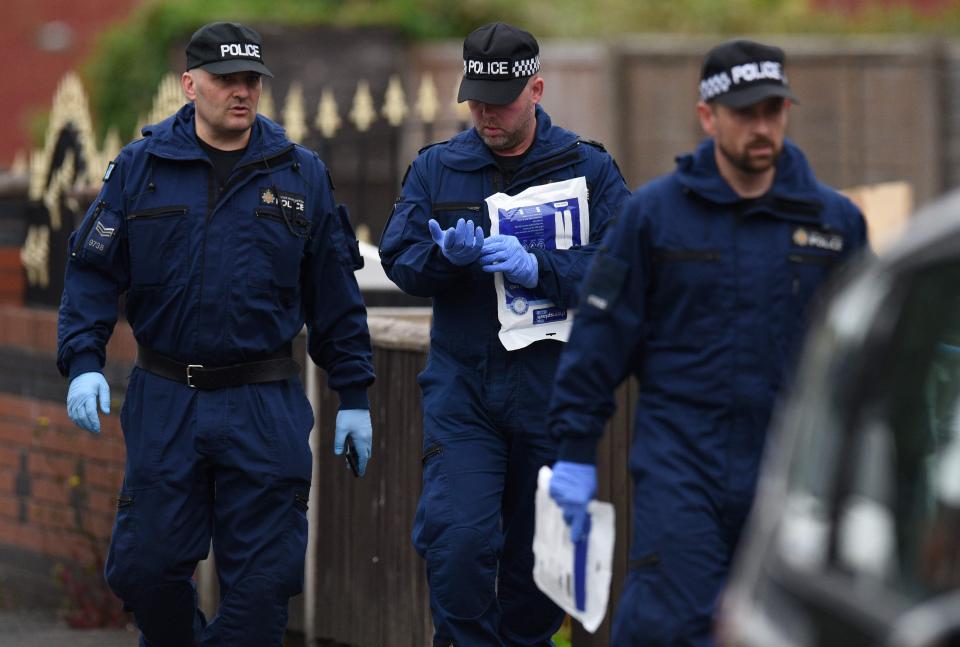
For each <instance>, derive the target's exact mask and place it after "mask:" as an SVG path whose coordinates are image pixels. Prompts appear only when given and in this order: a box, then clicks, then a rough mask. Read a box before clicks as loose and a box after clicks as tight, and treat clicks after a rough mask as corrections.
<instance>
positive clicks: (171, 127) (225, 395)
mask: <svg viewBox="0 0 960 647" xmlns="http://www.w3.org/2000/svg"><path fill="white" fill-rule="evenodd" d="M186 53H187V71H186V72H185V73H184V74H183V76H182V77H181V85H182V87H183V91H184V93H185V94H186V97H187V99H189V101H190V102H189V103H187V104H186V105H185V106H184V107H182V108H181V109H180V110H179V111H178V112H177V113H176V114H175V115H173V116H172V117H170V118H168V119H166V120H164V121H162V122H161V123H159V124H156V125H153V126H147V127H146V128H144V129H143V134H144V138H143V139H140V140H138V141H135V142H133V143H132V144H130V145H128V146H126V147H125V148H124V149H123V150H122V151H121V153H120V155H119V156H118V157H117V159H116V160H115V161H114V162H112V163H111V164H110V165H109V166H108V168H107V171H106V174H105V175H104V178H103V188H102V190H101V191H100V195H99V197H98V198H97V200H96V202H94V204H93V205H92V206H91V208H90V210H89V211H88V212H87V214H86V216H85V217H84V219H83V222H82V224H81V225H80V228H79V229H78V230H77V231H76V232H74V233H73V235H72V236H71V238H70V257H69V260H68V263H67V270H66V282H65V287H64V292H63V298H62V301H61V305H60V321H59V352H58V360H57V361H58V366H59V368H60V371H61V372H62V373H63V374H64V375H67V376H69V378H70V387H69V393H68V397H67V408H68V411H69V414H70V417H71V418H72V419H73V421H74V422H75V423H76V424H77V425H79V426H80V427H82V428H84V429H87V430H88V431H91V432H94V433H96V432H99V430H100V422H99V419H98V414H97V403H98V402H99V405H100V409H101V411H102V412H103V413H109V403H110V391H109V387H108V385H107V382H106V380H105V379H104V377H103V374H102V372H101V371H102V369H103V366H104V362H105V346H106V343H107V339H108V338H109V337H110V334H111V332H112V331H113V327H114V324H115V322H116V320H117V315H118V312H117V310H118V306H117V303H118V296H119V295H120V294H124V295H125V297H126V318H127V320H128V321H129V322H130V325H131V327H132V329H133V334H134V336H135V337H136V340H137V343H138V356H137V362H136V367H135V368H134V369H133V372H132V373H131V375H130V380H129V386H128V388H127V394H126V398H125V399H124V403H123V410H122V411H121V412H120V422H121V425H122V427H123V433H124V439H125V441H126V450H127V461H126V470H125V474H124V481H123V488H122V491H121V493H120V497H119V505H118V510H117V517H116V523H115V526H114V530H113V537H112V541H111V544H110V550H109V554H108V556H107V564H106V578H107V581H108V583H109V584H110V587H111V588H112V589H113V591H114V592H115V593H116V594H117V595H118V596H119V597H120V598H121V599H122V600H123V602H124V605H125V607H126V608H127V609H129V610H132V611H133V614H134V617H135V619H136V622H137V625H138V626H139V628H140V631H141V633H142V636H141V639H140V644H141V645H149V646H150V647H185V646H187V645H224V646H230V647H237V646H241V645H249V646H250V647H264V646H267V645H275V646H279V645H280V644H281V642H282V639H283V634H284V629H285V627H286V622H287V604H288V599H289V598H290V597H291V596H293V595H296V594H297V593H299V592H300V590H301V588H302V579H303V562H304V554H305V548H306V540H307V520H306V516H305V512H306V509H307V495H308V493H309V488H310V476H311V453H310V447H309V445H308V436H309V434H310V430H311V428H312V426H313V412H312V410H311V407H310V404H309V402H308V401H307V398H306V396H305V393H304V388H303V385H302V384H301V382H300V379H299V367H298V365H297V363H296V362H295V361H294V360H293V359H292V357H291V342H292V340H293V339H294V337H296V336H297V334H298V333H299V332H300V330H301V329H302V328H303V326H304V324H305V323H306V325H307V331H308V341H307V344H308V349H309V354H310V356H311V357H312V359H313V360H314V361H315V362H316V363H317V364H318V365H319V366H321V367H322V368H324V369H325V370H326V372H327V375H328V381H329V385H330V387H331V388H333V389H334V390H336V391H337V392H338V393H339V395H340V411H339V412H338V414H337V422H336V441H335V443H336V447H335V449H336V451H337V453H340V452H342V451H343V446H344V443H345V442H349V441H352V443H353V444H354V445H355V446H356V449H357V452H358V454H359V457H360V463H361V465H360V469H361V471H362V470H363V469H364V467H365V464H366V461H367V459H368V458H369V456H370V446H371V436H372V431H371V424H370V414H369V404H368V400H367V394H366V389H367V387H368V386H369V385H370V384H371V383H372V381H373V379H374V376H373V368H372V363H371V356H372V354H371V349H370V339H369V333H368V331H367V322H366V310H365V308H364V305H363V301H362V299H361V296H360V292H359V289H358V287H357V283H356V280H355V278H354V275H353V272H354V269H355V268H356V267H358V266H359V265H360V264H361V263H360V257H359V250H358V249H357V243H356V241H355V240H354V237H353V233H352V230H351V229H350V225H349V222H348V220H347V214H346V211H345V210H344V209H343V207H341V206H338V205H337V204H336V202H335V201H334V196H333V190H332V185H331V182H330V179H329V176H328V174H327V170H326V168H325V167H324V165H323V163H322V162H321V161H320V159H319V158H318V157H317V156H316V154H314V153H313V152H311V151H309V150H306V149H304V148H303V147H301V146H298V145H296V144H294V143H292V142H291V141H289V140H288V139H286V137H285V136H284V133H283V130H282V129H281V128H280V127H279V126H277V125H276V124H274V123H273V122H271V121H269V120H267V119H265V118H263V117H262V116H258V115H257V103H258V101H259V99H260V93H261V88H262V86H261V76H262V75H267V76H272V75H271V74H270V71H269V70H268V69H267V68H266V67H265V66H264V64H263V51H262V46H261V42H260V37H259V35H258V34H257V33H256V32H255V31H253V30H252V29H249V28H247V27H245V26H242V25H239V24H235V23H213V24H209V25H206V26H204V27H202V28H201V29H199V30H198V31H197V32H196V33H195V34H194V35H193V37H192V38H191V40H190V42H189V44H188V45H187V52H186ZM348 437H349V441H348V440H347V438H348ZM211 538H212V540H213V546H214V553H215V555H216V565H217V570H218V575H219V581H220V593H221V605H220V609H219V613H218V615H217V616H216V617H215V618H213V619H212V620H211V621H210V622H209V623H208V622H207V620H206V618H205V617H204V615H203V614H202V613H201V612H200V611H199V610H198V609H197V600H196V594H195V590H194V586H193V584H192V583H191V576H192V575H193V572H194V568H195V567H196V565H197V562H198V561H199V560H201V559H204V558H205V557H206V556H207V552H208V549H209V546H210V541H211Z"/></svg>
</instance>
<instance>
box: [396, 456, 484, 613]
mask: <svg viewBox="0 0 960 647" xmlns="http://www.w3.org/2000/svg"><path fill="white" fill-rule="evenodd" d="M423 462H424V471H423V491H422V493H421V494H420V501H419V503H418V504H417V514H416V518H415V520H414V526H413V543H414V546H415V547H416V549H417V552H418V553H419V554H420V556H421V557H424V558H425V559H426V561H427V581H428V583H429V585H430V592H431V596H432V597H433V599H434V601H435V602H436V604H437V606H438V607H439V609H438V610H439V611H440V612H441V613H443V614H444V615H445V616H448V617H450V618H457V619H464V620H469V619H473V618H477V617H479V616H480V615H482V614H483V612H484V611H486V609H487V608H488V607H489V606H490V604H491V603H492V602H493V598H494V595H495V594H496V575H497V557H496V554H495V553H494V551H493V547H492V546H491V545H490V542H489V540H488V539H487V537H486V536H485V535H484V534H483V533H481V532H480V531H479V530H477V529H476V528H472V527H469V526H457V525H455V518H454V515H453V509H452V505H451V502H450V485H449V480H448V479H447V474H446V470H445V465H444V456H443V446H442V445H433V446H430V447H428V448H427V450H426V451H425V452H424V455H423Z"/></svg>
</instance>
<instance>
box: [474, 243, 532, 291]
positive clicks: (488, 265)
mask: <svg viewBox="0 0 960 647" xmlns="http://www.w3.org/2000/svg"><path fill="white" fill-rule="evenodd" d="M480 261H481V262H482V263H483V271H484V272H503V275H504V276H505V277H506V278H507V280H508V281H512V282H513V283H519V284H520V285H522V286H523V287H525V288H535V287H537V279H538V278H539V276H538V272H539V268H540V264H539V263H538V262H537V257H536V256H534V255H533V254H531V253H530V252H528V251H527V250H525V249H524V248H523V245H521V244H520V241H519V240H518V239H517V237H516V236H506V235H500V234H498V235H496V236H490V237H489V238H487V239H486V240H484V241H483V253H482V254H481V256H480Z"/></svg>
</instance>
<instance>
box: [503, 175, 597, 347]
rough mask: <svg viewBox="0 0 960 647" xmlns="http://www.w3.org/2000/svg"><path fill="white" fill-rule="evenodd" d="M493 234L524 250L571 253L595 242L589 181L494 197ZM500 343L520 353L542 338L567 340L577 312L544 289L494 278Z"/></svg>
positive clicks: (581, 180)
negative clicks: (514, 240) (513, 239)
mask: <svg viewBox="0 0 960 647" xmlns="http://www.w3.org/2000/svg"><path fill="white" fill-rule="evenodd" d="M487 206H488V207H489V212H490V233H491V234H493V235H496V234H504V235H511V236H516V237H517V239H518V240H519V241H520V244H521V245H523V247H524V249H526V250H528V251H529V250H532V249H548V250H552V249H570V248H571V247H574V246H577V245H585V244H587V243H588V242H589V240H590V210H589V208H588V206H587V179H586V178H585V177H582V176H581V177H576V178H573V179H572V180H564V181H563V182H553V183H550V184H542V185H539V186H532V187H530V188H529V189H526V190H524V191H523V192H521V193H518V194H517V195H514V196H510V195H507V194H506V193H495V194H493V195H492V196H490V197H489V198H487ZM493 280H494V285H496V288H497V314H498V316H499V318H500V342H501V343H502V344H503V347H504V348H506V349H507V350H517V349H519V348H524V347H525V346H529V345H530V344H532V343H533V342H535V341H540V340H541V339H556V340H558V341H567V339H569V338H570V329H571V327H572V326H573V314H574V313H573V310H568V309H566V308H561V307H559V306H557V305H556V304H554V303H553V302H552V301H550V300H549V299H548V298H546V297H545V296H544V295H543V293H542V292H541V291H540V289H539V288H532V289H531V288H526V287H524V286H522V285H520V284H518V283H513V282H512V281H508V280H506V279H505V278H504V276H503V273H502V272H497V273H496V274H494V279H493Z"/></svg>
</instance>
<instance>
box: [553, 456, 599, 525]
mask: <svg viewBox="0 0 960 647" xmlns="http://www.w3.org/2000/svg"><path fill="white" fill-rule="evenodd" d="M596 493H597V468H596V466H595V465H588V464H586V463H573V462H570V461H557V462H556V464H555V465H554V466H553V476H552V477H551V478H550V497H551V498H552V499H553V500H554V501H556V502H557V505H559V506H560V507H561V508H562V509H563V520H564V521H566V522H567V525H568V526H570V540H571V541H572V542H573V543H577V542H578V541H580V538H581V537H582V536H583V534H584V527H585V526H586V523H587V518H588V515H587V504H588V503H590V500H591V499H593V496H594V494H596Z"/></svg>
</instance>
